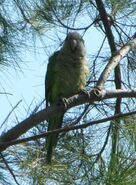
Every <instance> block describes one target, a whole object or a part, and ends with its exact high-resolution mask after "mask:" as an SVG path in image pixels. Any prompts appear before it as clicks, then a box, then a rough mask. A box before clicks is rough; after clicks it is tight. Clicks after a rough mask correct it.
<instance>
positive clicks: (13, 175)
mask: <svg viewBox="0 0 136 185" xmlns="http://www.w3.org/2000/svg"><path fill="white" fill-rule="evenodd" d="M0 156H1V158H2V160H3V162H4V164H5V166H6V167H7V169H8V171H9V173H10V174H11V175H12V177H13V179H14V181H15V182H16V184H17V185H20V184H19V183H18V181H17V179H16V176H15V174H14V173H13V171H12V170H11V168H10V166H9V164H8V163H7V161H6V159H5V157H4V156H3V154H2V152H0Z"/></svg>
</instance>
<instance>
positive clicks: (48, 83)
mask: <svg viewBox="0 0 136 185" xmlns="http://www.w3.org/2000/svg"><path fill="white" fill-rule="evenodd" d="M58 54H59V51H57V52H55V53H54V54H53V55H52V56H51V57H50V58H49V63H48V66H47V72H46V77H45V99H46V107H47V106H48V105H49V103H52V90H53V85H54V83H55V75H56V71H55V66H56V63H57V56H58Z"/></svg>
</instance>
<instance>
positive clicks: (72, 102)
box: [0, 89, 136, 151]
mask: <svg viewBox="0 0 136 185" xmlns="http://www.w3.org/2000/svg"><path fill="white" fill-rule="evenodd" d="M101 97H102V98H101V99H99V98H98V97H97V96H95V95H94V93H93V90H92V91H91V92H90V96H86V94H77V95H74V96H72V97H70V98H68V99H67V109H70V108H72V107H75V106H78V105H81V104H84V103H88V102H89V103H90V104H91V103H93V102H94V101H100V100H104V99H110V98H118V97H122V98H126V97H131V98H132V97H135V98H136V90H132V91H127V90H121V89H120V90H116V91H105V90H101ZM67 109H65V107H64V106H57V105H53V106H51V107H49V108H46V109H43V110H41V111H39V112H37V113H35V114H33V115H31V116H30V117H28V118H26V119H25V120H23V121H22V122H20V123H19V124H17V125H16V126H14V127H13V128H11V129H10V130H9V131H7V132H6V133H4V134H3V135H2V136H1V137H0V151H3V150H5V149H6V147H7V146H6V145H4V144H3V143H5V142H11V141H12V140H16V139H17V138H18V137H20V136H21V135H22V134H24V133H25V132H27V131H28V130H29V129H31V128H33V127H34V126H36V125H38V124H39V123H41V122H42V121H45V120H46V119H48V118H50V117H52V116H55V115H57V114H58V113H59V112H61V111H62V112H63V111H66V110H67ZM74 128H75V129H76V128H77V127H76V126H75V127H74ZM79 128H80V126H79ZM83 128H84V127H83ZM53 133H54V132H53Z"/></svg>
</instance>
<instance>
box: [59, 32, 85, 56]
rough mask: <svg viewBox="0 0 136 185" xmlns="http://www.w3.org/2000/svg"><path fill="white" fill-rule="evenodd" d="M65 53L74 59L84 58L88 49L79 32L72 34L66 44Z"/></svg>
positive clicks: (67, 38)
mask: <svg viewBox="0 0 136 185" xmlns="http://www.w3.org/2000/svg"><path fill="white" fill-rule="evenodd" d="M62 51H63V52H67V53H68V54H70V55H73V57H75V58H76V57H84V56H85V55H86V49H85V45H84V40H83V39H82V37H81V36H80V35H79V33H77V32H70V33H69V34H68V35H67V37H66V39H65V42H64V45H63V48H62Z"/></svg>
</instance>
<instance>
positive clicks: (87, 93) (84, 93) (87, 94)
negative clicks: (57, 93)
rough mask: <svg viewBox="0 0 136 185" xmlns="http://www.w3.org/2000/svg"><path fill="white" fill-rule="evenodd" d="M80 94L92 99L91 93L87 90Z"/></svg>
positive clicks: (81, 91)
mask: <svg viewBox="0 0 136 185" xmlns="http://www.w3.org/2000/svg"><path fill="white" fill-rule="evenodd" d="M79 93H80V94H83V95H86V96H87V98H90V93H89V92H88V91H87V90H85V89H82V90H80V92H79Z"/></svg>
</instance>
